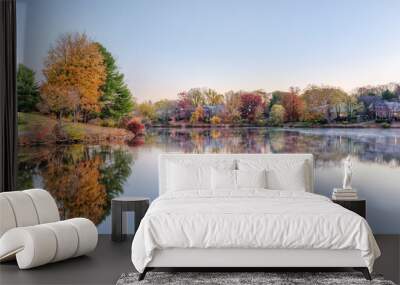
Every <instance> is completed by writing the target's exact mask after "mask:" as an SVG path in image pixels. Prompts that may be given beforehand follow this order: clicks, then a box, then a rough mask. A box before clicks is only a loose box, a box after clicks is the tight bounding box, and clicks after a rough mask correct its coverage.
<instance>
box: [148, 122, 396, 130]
mask: <svg viewBox="0 0 400 285" xmlns="http://www.w3.org/2000/svg"><path fill="white" fill-rule="evenodd" d="M149 128H171V129H194V128H210V129H234V128H268V129H272V128H292V129H300V128H301V129H399V128H400V122H398V123H394V124H391V125H389V126H386V125H383V124H381V123H373V124H348V125H345V124H323V125H306V124H304V125H302V124H283V125H280V126H268V125H266V126H258V125H251V124H240V125H232V124H219V125H211V124H175V125H161V124H153V125H151V126H149Z"/></svg>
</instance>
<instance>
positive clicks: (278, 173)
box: [158, 153, 314, 195]
mask: <svg viewBox="0 0 400 285" xmlns="http://www.w3.org/2000/svg"><path fill="white" fill-rule="evenodd" d="M170 163H181V164H184V165H185V166H187V167H190V165H209V166H213V165H216V166H217V167H218V168H221V167H225V168H227V169H243V170H249V169H250V170H251V169H255V168H256V167H262V168H266V169H268V170H271V171H270V172H271V174H272V175H271V179H270V181H271V183H272V184H273V186H272V187H271V189H275V190H292V188H293V185H295V184H296V183H297V184H300V183H301V184H303V185H297V186H299V187H298V189H303V191H307V192H314V158H313V155H312V154H182V153H166V154H161V155H160V156H159V163H158V168H159V169H158V171H159V194H160V195H161V194H164V193H165V192H167V189H168V186H167V184H168V176H169V174H168V173H169V172H168V168H169V165H171V164H170ZM275 186H279V187H280V189H279V187H275Z"/></svg>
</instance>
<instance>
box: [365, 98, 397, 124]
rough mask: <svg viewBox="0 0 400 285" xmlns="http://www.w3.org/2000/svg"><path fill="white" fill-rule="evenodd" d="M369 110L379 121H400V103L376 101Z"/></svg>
mask: <svg viewBox="0 0 400 285" xmlns="http://www.w3.org/2000/svg"><path fill="white" fill-rule="evenodd" d="M368 109H369V111H370V112H373V113H374V115H375V118H377V119H387V120H400V102H389V101H376V102H374V103H372V104H371V105H370V106H369V107H368Z"/></svg>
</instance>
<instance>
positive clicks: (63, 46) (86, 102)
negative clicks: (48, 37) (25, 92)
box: [41, 33, 105, 121]
mask: <svg viewBox="0 0 400 285" xmlns="http://www.w3.org/2000/svg"><path fill="white" fill-rule="evenodd" d="M43 74H44V77H45V82H44V84H43V85H42V88H41V91H42V92H41V93H42V94H41V96H42V100H43V102H44V103H45V104H46V103H47V105H48V109H49V110H50V111H51V112H55V113H57V114H60V112H61V111H62V110H65V111H71V109H74V110H73V112H74V113H77V114H78V115H79V113H81V114H82V116H83V121H87V119H88V115H89V114H90V113H91V112H98V111H100V105H99V99H100V96H101V91H100V88H101V86H102V85H103V83H104V80H105V67H104V64H103V56H102V54H101V53H100V51H99V48H98V46H97V45H96V44H95V43H93V42H92V41H90V40H89V39H88V37H87V36H86V35H85V34H79V33H76V34H65V35H63V36H61V37H60V38H59V39H58V40H57V42H56V45H55V46H54V47H52V48H51V49H50V50H49V52H48V54H47V57H46V59H45V62H44V69H43ZM71 90H73V92H71ZM73 93H76V94H78V96H79V104H76V106H75V105H73V106H71V104H68V103H70V101H71V100H64V99H63V98H64V97H65V96H67V95H68V94H73Z"/></svg>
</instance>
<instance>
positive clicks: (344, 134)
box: [18, 128, 400, 233]
mask: <svg viewBox="0 0 400 285" xmlns="http://www.w3.org/2000/svg"><path fill="white" fill-rule="evenodd" d="M162 152H184V153H299V152H300V153H313V154H314V155H315V158H316V187H315V189H316V192H317V193H319V194H323V195H326V196H330V193H331V191H332V188H333V187H338V186H340V181H341V178H342V169H341V163H342V160H343V158H345V157H346V156H347V155H348V154H350V155H352V157H353V161H354V168H355V169H354V173H355V175H354V186H355V187H357V188H359V190H360V193H361V196H362V197H363V198H366V199H367V201H368V213H367V216H368V221H369V222H370V224H371V225H372V228H373V230H374V231H375V232H378V233H400V221H399V220H397V219H392V220H388V219H387V217H397V216H400V207H398V205H399V204H400V186H399V185H400V130H394V129H392V130H377V129H371V130H369V129H343V130H342V129H269V130H268V129H265V128H234V129H229V128H226V129H166V128H165V129H151V130H149V131H148V132H147V133H146V135H145V136H143V137H139V138H138V139H137V140H136V141H133V142H131V143H130V144H129V146H120V145H113V146H96V145H86V146H85V145H69V146H53V147H48V146H46V147H21V148H20V151H19V173H18V188H19V189H26V188H32V187H43V188H45V189H48V190H49V191H50V192H51V193H52V195H53V196H54V197H55V198H56V200H57V203H58V205H59V208H60V213H61V215H62V217H63V218H69V217H75V216H83V217H88V218H90V219H91V220H92V221H94V222H95V223H96V224H98V225H99V226H98V227H99V231H100V232H103V233H109V232H110V229H111V225H110V218H109V214H110V201H111V199H112V198H113V197H116V196H121V195H125V196H129V195H132V196H134V195H137V196H148V197H150V198H151V199H154V198H155V197H157V196H158V176H157V175H158V168H157V161H158V160H157V158H158V155H159V154H160V153H162Z"/></svg>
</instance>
